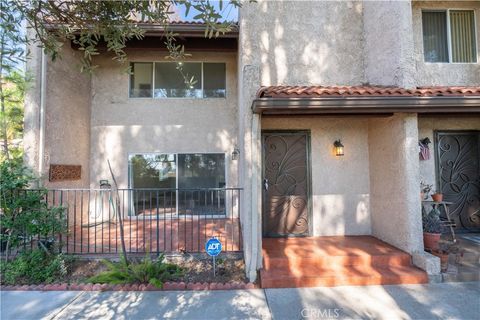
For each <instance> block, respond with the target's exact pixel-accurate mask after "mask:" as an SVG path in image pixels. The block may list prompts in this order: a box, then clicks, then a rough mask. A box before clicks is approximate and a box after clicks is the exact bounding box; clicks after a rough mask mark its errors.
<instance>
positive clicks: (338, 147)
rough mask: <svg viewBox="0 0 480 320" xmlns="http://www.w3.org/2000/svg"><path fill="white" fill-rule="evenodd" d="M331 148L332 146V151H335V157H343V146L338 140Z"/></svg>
mask: <svg viewBox="0 0 480 320" xmlns="http://www.w3.org/2000/svg"><path fill="white" fill-rule="evenodd" d="M333 146H334V150H335V155H336V156H337V157H341V156H343V155H344V152H343V148H344V147H343V144H342V142H341V141H340V140H337V141H335V142H334V143H333Z"/></svg>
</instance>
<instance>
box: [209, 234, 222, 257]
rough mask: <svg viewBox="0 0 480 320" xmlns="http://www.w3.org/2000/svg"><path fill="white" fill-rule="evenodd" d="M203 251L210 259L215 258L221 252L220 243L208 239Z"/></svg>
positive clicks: (216, 240)
mask: <svg viewBox="0 0 480 320" xmlns="http://www.w3.org/2000/svg"><path fill="white" fill-rule="evenodd" d="M205 251H206V252H207V254H208V255H209V256H211V257H216V256H218V255H219V254H220V252H222V243H221V242H220V240H218V239H217V238H210V239H209V240H208V241H207V243H206V244H205Z"/></svg>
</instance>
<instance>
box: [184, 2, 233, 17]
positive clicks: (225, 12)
mask: <svg viewBox="0 0 480 320" xmlns="http://www.w3.org/2000/svg"><path fill="white" fill-rule="evenodd" d="M211 3H212V5H213V6H214V7H215V9H217V10H218V9H219V8H220V4H219V3H220V1H215V0H213V1H211ZM177 12H178V15H179V17H180V20H185V21H194V19H193V17H194V16H196V15H197V14H198V11H196V10H195V9H193V8H191V9H190V12H189V13H188V16H186V17H185V7H184V6H180V7H178V8H177ZM221 15H222V16H223V18H222V19H221V20H222V21H238V8H235V7H234V6H233V5H231V4H230V3H229V1H228V0H224V1H223V9H222V12H221Z"/></svg>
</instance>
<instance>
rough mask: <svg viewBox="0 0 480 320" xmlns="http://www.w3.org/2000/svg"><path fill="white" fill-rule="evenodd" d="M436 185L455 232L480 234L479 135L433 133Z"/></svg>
mask: <svg viewBox="0 0 480 320" xmlns="http://www.w3.org/2000/svg"><path fill="white" fill-rule="evenodd" d="M436 147H437V170H438V172H437V176H438V185H439V187H440V190H441V192H442V193H443V195H444V201H449V202H453V204H452V205H451V206H450V215H451V217H452V218H453V219H454V221H455V223H456V225H457V227H456V229H457V231H460V232H479V231H480V132H478V131H456V132H453V131H445V132H437V133H436Z"/></svg>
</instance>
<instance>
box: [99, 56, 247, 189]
mask: <svg viewBox="0 0 480 320" xmlns="http://www.w3.org/2000/svg"><path fill="white" fill-rule="evenodd" d="M127 53H128V57H129V59H130V61H147V62H148V61H162V60H164V57H165V55H166V53H165V52H163V51H148V50H130V51H128V52H127ZM189 60H191V61H212V62H225V63H226V72H227V82H226V84H227V97H226V98H225V99H223V98H219V99H213V98H212V99H183V98H174V99H152V98H129V96H128V90H129V76H128V74H126V73H125V72H122V69H123V68H124V67H122V66H120V65H119V64H118V63H116V62H115V61H112V60H111V59H110V57H108V56H105V57H102V58H98V59H96V60H95V63H96V64H98V65H99V68H98V69H97V70H96V72H95V75H94V76H93V79H92V88H93V94H92V115H91V126H92V129H91V130H92V133H91V164H92V170H91V176H90V178H91V179H90V182H91V187H98V182H99V180H100V179H108V180H110V181H111V178H110V173H109V171H108V165H107V160H110V162H111V164H112V168H113V171H114V173H115V175H116V178H117V182H118V184H119V187H120V188H126V187H128V155H129V154H131V153H148V152H158V153H176V152H184V153H197V152H198V153H201V152H205V153H206V152H218V153H225V154H226V166H227V186H233V187H236V186H238V182H237V161H231V153H232V151H233V149H234V146H235V145H236V144H237V138H236V135H237V121H236V113H237V87H236V76H237V72H236V67H237V65H236V54H234V53H199V52H194V53H193V55H192V57H190V58H189Z"/></svg>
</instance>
